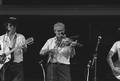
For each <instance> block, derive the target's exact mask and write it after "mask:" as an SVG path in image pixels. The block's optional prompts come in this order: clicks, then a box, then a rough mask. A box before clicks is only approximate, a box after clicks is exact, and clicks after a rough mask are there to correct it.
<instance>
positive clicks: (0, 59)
mask: <svg viewBox="0 0 120 81" xmlns="http://www.w3.org/2000/svg"><path fill="white" fill-rule="evenodd" d="M8 51H10V50H9V48H6V50H5V52H4V53H7V52H8ZM2 54H3V51H2V50H0V62H2V61H3V57H1V55H2ZM5 59H6V60H5V61H4V63H7V62H9V61H10V59H11V54H9V55H7V56H6V57H5ZM4 63H0V69H1V68H2V66H3V65H4Z"/></svg>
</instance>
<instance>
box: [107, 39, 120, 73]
mask: <svg viewBox="0 0 120 81" xmlns="http://www.w3.org/2000/svg"><path fill="white" fill-rule="evenodd" d="M114 54H118V60H117V61H115V62H114V61H113V58H112V57H113V56H114ZM107 62H108V64H109V65H110V67H111V70H112V71H113V72H118V73H120V41H116V42H115V43H114V44H113V46H112V47H111V49H110V51H109V53H108V57H107Z"/></svg>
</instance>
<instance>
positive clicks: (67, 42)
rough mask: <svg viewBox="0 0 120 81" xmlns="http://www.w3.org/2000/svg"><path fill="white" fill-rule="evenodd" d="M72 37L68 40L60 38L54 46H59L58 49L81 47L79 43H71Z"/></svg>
mask: <svg viewBox="0 0 120 81" xmlns="http://www.w3.org/2000/svg"><path fill="white" fill-rule="evenodd" d="M70 38H72V37H69V38H66V37H64V38H61V39H59V40H57V41H56V44H57V45H58V46H59V47H65V46H71V47H74V46H81V47H82V44H80V43H77V40H76V41H73V40H72V39H70Z"/></svg>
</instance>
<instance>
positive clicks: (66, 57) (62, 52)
mask: <svg viewBox="0 0 120 81" xmlns="http://www.w3.org/2000/svg"><path fill="white" fill-rule="evenodd" d="M55 42H56V37H53V38H50V39H48V40H47V42H46V43H45V45H44V46H43V47H42V49H41V50H51V49H56V51H57V52H56V54H54V56H53V60H52V62H53V63H55V62H59V63H63V64H70V53H71V49H70V47H67V46H66V47H56V43H55Z"/></svg>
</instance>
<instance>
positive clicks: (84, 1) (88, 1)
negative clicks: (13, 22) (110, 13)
mask: <svg viewBox="0 0 120 81" xmlns="http://www.w3.org/2000/svg"><path fill="white" fill-rule="evenodd" d="M2 1H3V5H51V6H54V5H106V6H107V5H119V4H120V1H119V0H2Z"/></svg>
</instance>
